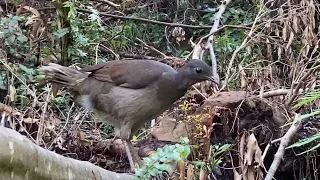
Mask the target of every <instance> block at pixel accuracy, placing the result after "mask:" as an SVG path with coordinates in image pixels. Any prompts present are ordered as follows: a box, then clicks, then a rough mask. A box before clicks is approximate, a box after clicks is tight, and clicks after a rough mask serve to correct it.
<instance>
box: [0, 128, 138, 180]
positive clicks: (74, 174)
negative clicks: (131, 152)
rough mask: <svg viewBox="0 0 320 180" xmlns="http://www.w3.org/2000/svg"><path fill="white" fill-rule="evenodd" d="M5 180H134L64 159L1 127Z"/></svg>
mask: <svg viewBox="0 0 320 180" xmlns="http://www.w3.org/2000/svg"><path fill="white" fill-rule="evenodd" d="M0 137H1V138H0V149H1V151H0V169H1V171H2V173H1V179H17V180H18V179H55V180H64V179H69V180H76V179H93V180H114V179H118V180H129V179H130V180H131V179H133V175H131V174H125V173H115V172H112V171H108V170H105V169H103V168H101V167H98V166H95V165H93V164H91V163H89V162H86V161H79V160H75V159H71V158H67V157H64V156H62V155H59V154H56V153H54V152H51V151H49V150H46V149H43V148H42V147H40V146H37V145H36V144H34V143H32V142H31V141H30V140H29V139H27V138H26V137H25V136H22V135H21V134H19V133H18V132H16V131H14V130H12V129H9V128H5V127H0Z"/></svg>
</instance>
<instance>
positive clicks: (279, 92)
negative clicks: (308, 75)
mask: <svg viewBox="0 0 320 180" xmlns="http://www.w3.org/2000/svg"><path fill="white" fill-rule="evenodd" d="M290 91H291V90H290V89H277V90H272V91H268V92H264V93H262V97H263V98H269V97H273V96H283V95H287V94H289V93H290ZM306 91H309V89H308V88H307V89H299V92H298V94H301V93H303V92H306Z"/></svg>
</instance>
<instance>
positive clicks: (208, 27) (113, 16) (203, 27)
mask: <svg viewBox="0 0 320 180" xmlns="http://www.w3.org/2000/svg"><path fill="white" fill-rule="evenodd" d="M77 10H78V11H81V12H86V13H92V12H91V11H89V10H86V9H77ZM99 15H101V16H105V17H112V18H117V19H126V20H132V21H140V22H146V23H152V24H160V25H165V26H171V27H184V28H190V29H211V26H206V25H203V26H194V25H188V24H180V23H168V22H162V21H156V20H152V19H145V18H138V17H129V16H120V15H115V14H109V13H104V12H101V13H99Z"/></svg>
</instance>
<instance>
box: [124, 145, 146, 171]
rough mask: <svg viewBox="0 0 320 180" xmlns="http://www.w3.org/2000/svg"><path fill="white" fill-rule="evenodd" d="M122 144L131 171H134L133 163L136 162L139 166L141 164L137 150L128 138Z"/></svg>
mask: <svg viewBox="0 0 320 180" xmlns="http://www.w3.org/2000/svg"><path fill="white" fill-rule="evenodd" d="M124 145H125V149H126V153H127V157H128V160H129V164H130V170H131V171H132V172H134V171H135V170H134V169H135V168H134V163H138V165H139V166H142V165H143V163H142V161H141V159H140V157H139V155H138V153H137V151H136V150H135V149H134V147H133V145H132V143H131V141H130V140H125V141H124Z"/></svg>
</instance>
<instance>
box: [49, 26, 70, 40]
mask: <svg viewBox="0 0 320 180" xmlns="http://www.w3.org/2000/svg"><path fill="white" fill-rule="evenodd" d="M68 33H69V28H62V29H59V30H57V31H56V32H54V33H53V35H55V36H56V37H58V38H62V37H63V36H64V35H66V34H68Z"/></svg>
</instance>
